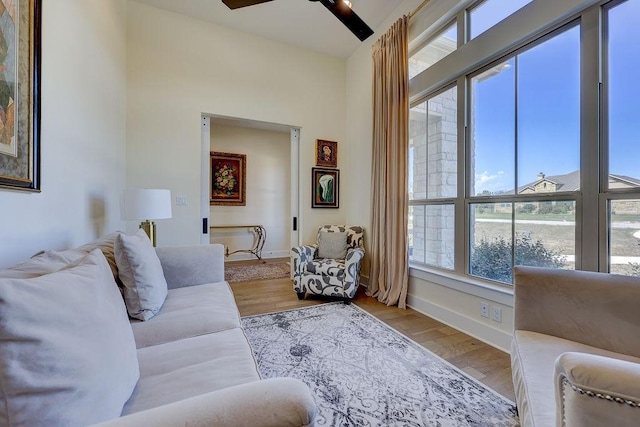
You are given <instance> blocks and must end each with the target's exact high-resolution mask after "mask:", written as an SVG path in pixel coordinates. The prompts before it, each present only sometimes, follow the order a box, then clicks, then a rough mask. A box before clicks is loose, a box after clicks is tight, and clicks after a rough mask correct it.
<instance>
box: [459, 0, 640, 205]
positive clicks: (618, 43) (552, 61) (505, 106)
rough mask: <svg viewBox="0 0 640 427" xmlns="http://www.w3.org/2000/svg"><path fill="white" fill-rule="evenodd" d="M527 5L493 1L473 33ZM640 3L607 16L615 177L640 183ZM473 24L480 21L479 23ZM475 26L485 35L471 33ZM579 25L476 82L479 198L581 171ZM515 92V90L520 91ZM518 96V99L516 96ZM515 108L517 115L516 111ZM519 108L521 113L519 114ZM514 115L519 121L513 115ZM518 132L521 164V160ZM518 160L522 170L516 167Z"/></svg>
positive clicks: (520, 0)
mask: <svg viewBox="0 0 640 427" xmlns="http://www.w3.org/2000/svg"><path fill="white" fill-rule="evenodd" d="M524 3H528V1H525V0H517V1H515V2H514V1H509V0H491V1H488V2H485V3H483V6H481V7H480V8H478V9H477V11H476V13H475V14H472V15H471V25H472V35H473V34H477V33H478V32H479V31H480V30H483V29H484V28H486V27H488V26H490V25H492V24H493V23H495V22H496V16H500V17H504V16H506V15H505V13H507V15H508V14H509V13H511V11H509V10H507V12H505V10H506V9H505V8H508V7H511V10H514V8H515V9H517V8H519V7H520V6H522V5H523V4H524ZM638 16H640V0H628V1H627V2H626V3H622V4H621V5H619V6H617V7H615V8H613V9H612V11H611V13H610V14H609V26H608V28H609V32H608V40H609V43H608V44H607V45H608V46H610V48H609V58H610V60H609V68H608V69H609V75H610V77H609V80H608V81H609V82H610V96H609V106H610V109H609V111H610V114H609V117H610V122H609V129H610V133H609V135H610V140H611V150H610V173H613V174H620V175H628V176H632V177H636V178H640V166H639V165H638V159H640V144H639V142H640V128H638V126H637V125H636V123H638V122H640V120H638V118H637V117H638V111H639V110H640V108H639V107H640V87H639V86H638V85H637V76H638V75H640V26H638V25H637V23H635V22H634V17H638ZM474 20H475V21H474ZM474 22H475V24H476V26H479V28H480V30H474ZM579 67H580V28H579V26H577V25H576V26H574V27H572V28H570V29H568V30H566V31H564V32H563V33H559V34H557V35H556V36H555V37H553V38H551V39H548V40H546V41H545V42H543V43H541V44H538V45H537V46H535V47H533V48H530V49H528V50H526V51H523V52H521V53H520V54H519V55H517V57H515V58H512V59H510V60H509V61H508V67H506V68H505V69H504V70H503V71H501V72H499V73H498V74H496V75H494V76H492V77H490V78H487V79H484V80H481V81H479V82H477V83H476V84H475V85H474V90H473V95H472V96H473V101H472V102H474V104H473V105H474V115H475V117H474V120H475V127H474V139H475V144H476V146H475V189H474V190H475V193H476V194H478V193H481V192H482V191H483V190H487V191H491V192H497V191H507V190H513V188H514V186H515V185H516V184H515V181H514V180H515V178H516V176H515V175H516V170H517V185H518V186H522V185H523V184H527V183H530V182H533V181H535V180H536V179H537V175H538V173H540V172H543V173H544V174H546V175H560V174H566V173H570V172H573V171H575V170H578V169H579V168H580V165H579V158H580V154H579V143H580V104H579V99H580V86H579V77H580V68H579ZM516 88H517V90H516ZM516 93H517V97H516ZM516 107H517V110H516ZM516 111H517V113H516ZM516 114H517V120H514V117H515V116H516ZM516 131H517V141H518V143H517V160H516V143H515V141H516ZM516 162H517V168H516Z"/></svg>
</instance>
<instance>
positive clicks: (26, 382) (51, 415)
mask: <svg viewBox="0 0 640 427" xmlns="http://www.w3.org/2000/svg"><path fill="white" fill-rule="evenodd" d="M139 375H140V373H139V368H138V359H137V353H136V345H135V342H134V339H133V332H132V330H131V325H130V324H129V319H128V317H127V313H126V310H125V307H124V304H123V302H122V297H121V296H120V292H119V291H118V287H117V286H116V283H115V281H114V279H113V275H112V274H111V269H110V268H109V265H108V264H107V261H106V259H105V257H104V255H103V254H102V252H100V251H99V250H95V251H93V252H91V253H90V254H89V255H87V256H86V257H84V258H83V259H81V260H79V261H78V262H77V263H75V264H71V265H69V266H68V267H66V268H63V269H62V270H59V271H57V272H54V273H51V274H46V275H42V276H39V277H34V278H29V279H14V278H4V279H0V378H2V387H0V401H1V402H2V404H0V425H3V426H4V425H6V426H14V425H15V426H18V425H20V426H23V425H24V426H30V425H47V426H84V425H89V424H94V423H98V422H101V421H105V420H108V419H112V418H117V417H119V416H120V414H121V412H122V408H123V406H124V404H125V403H126V401H127V400H128V399H129V397H130V396H131V393H132V392H133V389H134V388H135V385H136V383H137V381H138V378H139Z"/></svg>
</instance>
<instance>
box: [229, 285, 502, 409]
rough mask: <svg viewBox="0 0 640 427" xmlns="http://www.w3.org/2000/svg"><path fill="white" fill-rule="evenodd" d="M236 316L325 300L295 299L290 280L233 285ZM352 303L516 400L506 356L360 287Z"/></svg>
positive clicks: (320, 302)
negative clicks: (373, 296)
mask: <svg viewBox="0 0 640 427" xmlns="http://www.w3.org/2000/svg"><path fill="white" fill-rule="evenodd" d="M231 288H232V289H233V292H234V294H235V298H236V303H237V304H238V308H239V310H240V315H242V316H249V315H253V314H263V313H270V312H274V311H282V310H289V309H292V308H299V307H305V306H310V305H315V304H322V303H324V302H327V301H328V300H327V299H323V298H320V297H315V296H312V295H307V296H306V298H305V299H304V300H303V301H300V300H298V297H297V296H296V294H295V292H293V287H292V282H291V280H289V279H276V280H261V281H253V282H240V283H232V284H231ZM354 302H355V304H356V305H357V306H358V307H360V308H362V309H364V310H366V311H368V312H369V313H371V314H372V315H374V316H375V317H377V318H378V319H380V320H382V321H383V322H385V323H386V324H388V325H389V326H391V327H392V328H394V329H396V330H398V331H400V332H401V333H403V334H404V335H406V336H407V337H409V338H411V339H412V340H414V341H416V342H417V343H419V344H420V345H422V346H424V347H425V348H427V349H429V350H430V351H432V352H433V353H435V354H437V355H438V356H440V357H442V358H443V359H445V360H447V361H448V362H449V363H451V364H453V365H455V366H457V367H458V368H460V369H461V370H463V371H465V372H466V373H468V374H469V375H471V376H472V377H474V378H476V379H477V380H479V381H481V382H482V383H484V384H486V385H487V386H489V387H491V388H492V389H493V390H495V391H497V392H498V393H500V394H502V395H503V396H505V397H506V398H508V399H510V400H511V401H514V399H515V394H514V391H513V384H512V382H511V363H510V359H509V355H508V354H507V353H504V352H503V351H501V350H498V349H496V348H493V347H491V346H489V345H487V344H485V343H483V342H482V341H479V340H477V339H475V338H473V337H470V336H469V335H466V334H464V333H462V332H460V331H458V330H456V329H453V328H451V327H449V326H447V325H444V324H442V323H440V322H438V321H437V320H434V319H432V318H430V317H427V316H425V315H423V314H420V313H418V312H417V311H415V310H412V309H406V310H402V309H399V308H397V307H387V306H386V305H384V304H382V303H380V302H378V301H377V300H376V299H374V298H370V297H368V296H366V295H365V293H364V289H362V288H361V289H360V291H359V292H358V295H357V296H356V298H355V300H354Z"/></svg>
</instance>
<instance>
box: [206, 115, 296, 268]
mask: <svg viewBox="0 0 640 427" xmlns="http://www.w3.org/2000/svg"><path fill="white" fill-rule="evenodd" d="M201 125H202V152H201V160H202V161H201V216H202V219H203V229H202V234H201V239H200V241H201V243H203V244H209V243H223V244H225V246H226V247H227V248H228V249H229V251H230V252H233V251H234V250H240V249H250V248H249V247H247V248H244V246H251V245H252V242H253V241H254V240H253V239H254V235H253V231H252V228H251V227H247V228H244V229H243V228H242V227H241V228H237V229H235V228H234V229H220V228H216V229H214V233H212V232H211V231H212V230H211V226H217V227H220V226H251V225H262V226H264V227H265V230H266V239H265V243H264V248H263V249H262V253H261V255H262V257H264V258H272V257H283V256H286V257H288V256H289V249H290V248H291V247H293V246H297V245H299V244H300V233H299V230H300V222H301V218H300V206H299V199H300V198H299V191H300V189H299V184H298V181H299V152H300V148H299V143H300V128H299V127H297V126H290V125H284V124H276V123H267V122H260V121H256V120H250V119H242V118H234V117H227V116H219V115H211V114H203V115H202V123H201ZM210 151H216V152H228V153H241V154H245V155H246V194H245V196H246V202H245V205H244V206H219V205H213V206H212V205H210V191H211V177H210ZM284 159H288V160H287V161H285V162H283V160H284ZM283 163H284V164H283ZM251 258H253V259H255V254H252V253H249V252H245V251H240V252H238V253H236V254H232V255H230V256H229V257H228V258H227V259H228V260H242V259H251Z"/></svg>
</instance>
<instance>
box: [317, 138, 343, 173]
mask: <svg viewBox="0 0 640 427" xmlns="http://www.w3.org/2000/svg"><path fill="white" fill-rule="evenodd" d="M316 166H325V167H328V168H337V167H338V143H337V142H336V141H325V140H323V139H316Z"/></svg>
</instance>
